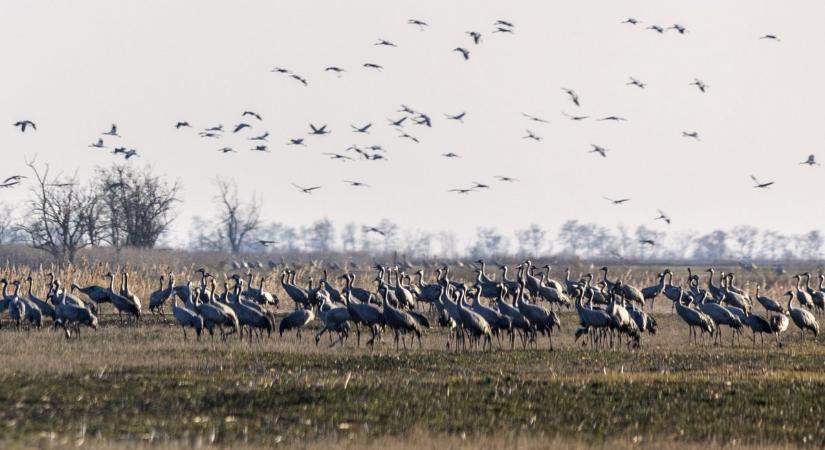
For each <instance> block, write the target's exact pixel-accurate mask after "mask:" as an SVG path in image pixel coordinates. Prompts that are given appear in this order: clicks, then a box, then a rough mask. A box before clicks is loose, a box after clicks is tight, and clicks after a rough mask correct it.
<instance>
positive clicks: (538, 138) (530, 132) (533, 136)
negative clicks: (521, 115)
mask: <svg viewBox="0 0 825 450" xmlns="http://www.w3.org/2000/svg"><path fill="white" fill-rule="evenodd" d="M521 138H522V139H532V140H534V141H536V142H539V141H541V140H542V137H541V136H536V134H535V133H533V132H532V131H530V130H527V136H522V137H521Z"/></svg>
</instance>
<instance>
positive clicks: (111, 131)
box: [101, 124, 120, 137]
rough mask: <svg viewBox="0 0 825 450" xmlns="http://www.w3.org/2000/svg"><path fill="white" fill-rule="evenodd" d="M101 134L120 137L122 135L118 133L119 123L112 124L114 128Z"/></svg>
mask: <svg viewBox="0 0 825 450" xmlns="http://www.w3.org/2000/svg"><path fill="white" fill-rule="evenodd" d="M101 134H102V135H104V136H114V137H120V135H119V134H117V125H115V124H112V128H110V129H109V131H106V132H104V133H101Z"/></svg>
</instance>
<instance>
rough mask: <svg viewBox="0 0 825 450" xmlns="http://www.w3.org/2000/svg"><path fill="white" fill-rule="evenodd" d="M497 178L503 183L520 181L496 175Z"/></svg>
mask: <svg viewBox="0 0 825 450" xmlns="http://www.w3.org/2000/svg"><path fill="white" fill-rule="evenodd" d="M496 178H498V181H503V182H505V183H513V182H515V181H518V179H516V178H512V177H505V176H503V175H496Z"/></svg>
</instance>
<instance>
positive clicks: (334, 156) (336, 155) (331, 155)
mask: <svg viewBox="0 0 825 450" xmlns="http://www.w3.org/2000/svg"><path fill="white" fill-rule="evenodd" d="M324 155H327V156H329V159H340V160H341V161H342V162H347V161H353V159H352V158H350V157H349V156H347V155H342V154H340V153H324Z"/></svg>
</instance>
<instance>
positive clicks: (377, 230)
mask: <svg viewBox="0 0 825 450" xmlns="http://www.w3.org/2000/svg"><path fill="white" fill-rule="evenodd" d="M362 229H363V230H364V233H376V234H380V235H381V236H386V235H387V233H386V232H384V231H383V230H381V229H380V228H378V227H369V226H366V225H364V227H363V228H362Z"/></svg>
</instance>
